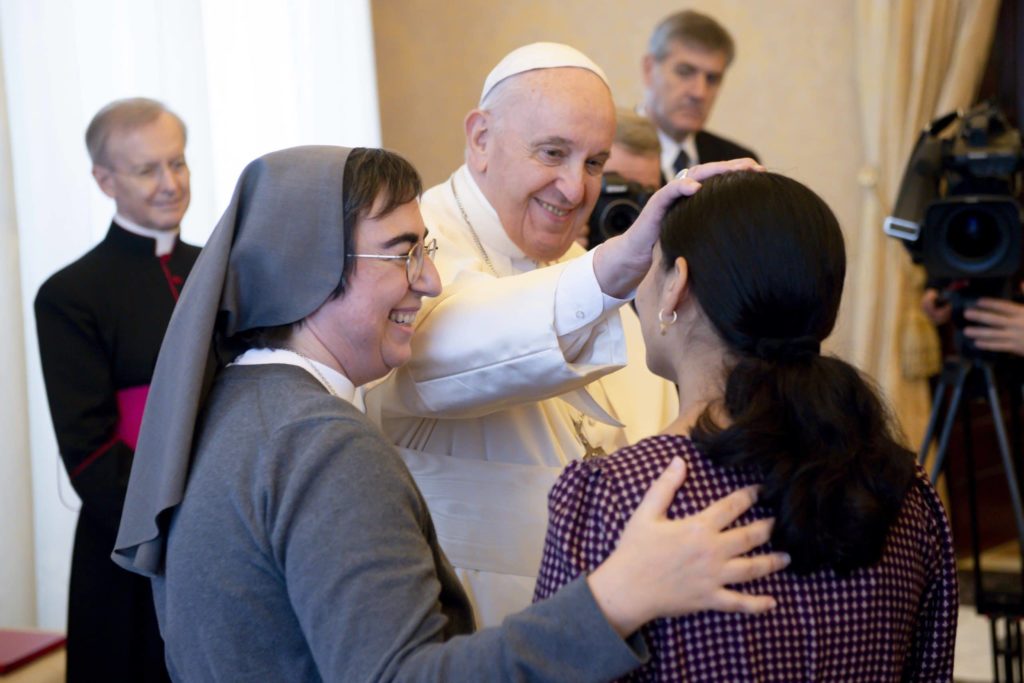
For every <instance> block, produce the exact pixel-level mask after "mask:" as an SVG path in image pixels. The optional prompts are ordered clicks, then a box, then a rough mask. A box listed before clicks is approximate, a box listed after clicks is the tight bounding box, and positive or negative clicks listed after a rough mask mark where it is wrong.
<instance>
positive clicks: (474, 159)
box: [465, 109, 492, 173]
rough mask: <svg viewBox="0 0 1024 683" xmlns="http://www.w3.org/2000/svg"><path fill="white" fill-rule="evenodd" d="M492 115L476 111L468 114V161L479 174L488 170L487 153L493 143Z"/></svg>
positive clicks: (479, 110) (466, 124) (480, 110)
mask: <svg viewBox="0 0 1024 683" xmlns="http://www.w3.org/2000/svg"><path fill="white" fill-rule="evenodd" d="M491 123H492V121H491V114H490V112H487V111H484V110H482V109H474V110H473V111H471V112H469V113H468V114H466V122H465V126H466V161H467V162H468V163H469V167H470V168H472V169H473V170H474V171H476V172H478V173H483V172H484V171H486V170H487V152H488V148H489V147H490V143H491V137H492V135H491Z"/></svg>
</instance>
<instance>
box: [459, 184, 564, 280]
mask: <svg viewBox="0 0 1024 683" xmlns="http://www.w3.org/2000/svg"><path fill="white" fill-rule="evenodd" d="M452 179H453V182H454V184H455V191H456V192H457V193H458V201H460V202H462V206H463V208H465V210H466V217H467V218H468V219H469V221H470V222H471V223H472V227H473V230H474V231H476V234H477V236H478V237H479V238H480V242H481V243H482V244H483V246H484V248H485V249H486V250H487V255H488V257H489V258H490V259H491V262H492V263H494V265H495V267H496V268H497V269H498V272H499V274H500V275H501V276H505V275H512V274H516V273H524V272H527V271H531V270H535V269H536V268H537V267H538V266H545V265H548V264H547V263H537V262H536V261H534V260H533V259H531V258H530V257H528V256H527V255H526V254H524V253H523V250H522V249H520V248H519V247H518V246H516V243H515V242H513V241H512V239H511V238H510V237H509V236H508V233H507V232H505V228H504V227H503V226H502V224H501V219H500V218H498V212H497V211H496V210H495V209H494V206H492V205H491V203H490V202H489V201H488V200H487V197H486V196H485V195H484V192H483V190H481V189H480V186H479V185H478V184H477V182H476V179H475V178H473V174H472V173H470V171H469V168H468V167H467V166H466V165H465V164H463V165H462V166H461V167H459V169H458V170H457V171H455V173H454V174H453V175H452ZM560 260H561V259H560Z"/></svg>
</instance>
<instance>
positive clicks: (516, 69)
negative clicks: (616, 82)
mask: <svg viewBox="0 0 1024 683" xmlns="http://www.w3.org/2000/svg"><path fill="white" fill-rule="evenodd" d="M564 67H576V68H578V69H586V70H587V71H591V72H593V73H595V74H597V76H598V77H599V78H600V79H601V80H602V81H604V84H605V85H607V86H608V88H609V89H611V84H610V83H609V82H608V77H607V76H605V75H604V71H602V70H601V67H599V66H598V65H597V64H595V63H594V62H593V60H591V59H590V57H587V56H586V55H585V54H583V53H582V52H580V51H579V50H577V49H576V48H574V47H569V46H568V45H563V44H562V43H531V44H529V45H524V46H523V47H520V48H516V49H515V50H512V52H509V53H508V54H507V55H505V58H504V59H502V60H501V61H500V62H498V65H497V66H496V67H494V68H493V69H492V70H491V73H489V74H487V78H486V79H485V80H484V89H483V91H481V93H480V104H481V105H482V104H483V103H484V100H485V99H487V95H489V94H490V92H491V91H492V90H494V87H495V86H496V85H498V84H499V83H501V82H502V81H504V80H505V79H506V78H510V77H511V76H516V75H518V74H521V73H525V72H527V71H535V70H537V69H560V68H564Z"/></svg>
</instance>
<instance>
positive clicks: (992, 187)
mask: <svg viewBox="0 0 1024 683" xmlns="http://www.w3.org/2000/svg"><path fill="white" fill-rule="evenodd" d="M954 124H955V125H957V126H958V128H957V129H956V130H955V131H954V133H953V135H952V136H947V137H940V135H941V134H942V133H943V132H944V131H946V130H947V129H948V128H949V127H950V126H952V125H954ZM1022 159H1024V155H1022V150H1021V136H1020V132H1019V131H1018V130H1016V129H1014V128H1013V127H1012V126H1011V125H1010V124H1009V122H1008V121H1007V120H1006V117H1005V116H1004V115H1003V114H1002V112H1000V111H999V110H998V109H997V108H996V106H995V105H994V104H992V103H988V102H986V103H982V104H979V105H977V106H975V107H974V108H972V109H971V110H969V111H967V112H966V113H961V112H954V113H951V114H947V115H945V116H942V117H940V118H938V119H936V120H935V121H933V122H932V123H931V124H930V125H929V126H928V128H926V129H925V130H924V131H923V132H922V133H921V137H920V138H918V141H917V145H916V146H915V147H914V151H913V154H911V157H910V162H909V163H908V164H907V169H906V171H905V173H904V176H903V182H902V184H901V185H900V192H899V197H898V199H897V201H896V208H895V210H894V211H893V215H892V216H889V217H888V218H887V219H886V220H885V225H884V228H883V229H884V231H885V234H887V235H889V236H891V237H896V238H898V239H901V240H904V244H905V246H906V247H907V249H908V250H909V251H910V254H911V256H912V257H913V260H914V262H915V263H920V264H923V265H924V268H925V271H926V272H927V274H928V278H929V280H930V281H931V282H933V283H937V286H942V287H947V286H951V285H952V287H951V289H952V291H953V292H959V293H960V294H959V298H966V299H968V300H970V299H976V298H977V297H978V296H997V297H1003V298H1007V297H1008V296H1009V292H1010V278H1011V277H1012V276H1014V275H1015V274H1016V273H1017V272H1018V271H1019V270H1020V267H1021V262H1022V248H1024V239H1022V230H1021V209H1020V205H1019V204H1018V203H1017V200H1016V199H1015V197H1016V196H1017V195H1018V194H1019V192H1020V182H1021V174H1020V170H1021V168H1022V166H1024V164H1022ZM954 303H957V302H954ZM961 303H962V302H961Z"/></svg>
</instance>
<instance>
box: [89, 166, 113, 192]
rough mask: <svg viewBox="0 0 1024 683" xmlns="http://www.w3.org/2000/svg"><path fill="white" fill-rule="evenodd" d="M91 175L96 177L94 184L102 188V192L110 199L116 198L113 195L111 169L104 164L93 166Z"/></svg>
mask: <svg viewBox="0 0 1024 683" xmlns="http://www.w3.org/2000/svg"><path fill="white" fill-rule="evenodd" d="M92 177H93V178H95V179H96V184H97V185H99V186H100V189H101V190H103V194H105V195H107V196H108V197H110V198H111V199H116V197H115V196H114V172H113V171H112V170H110V169H109V168H106V167H105V166H93V167H92Z"/></svg>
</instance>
